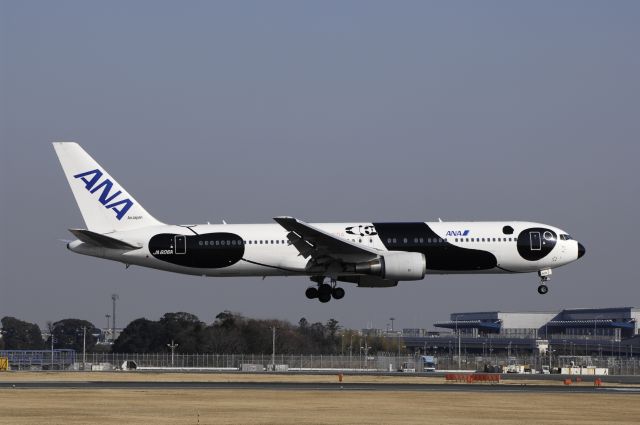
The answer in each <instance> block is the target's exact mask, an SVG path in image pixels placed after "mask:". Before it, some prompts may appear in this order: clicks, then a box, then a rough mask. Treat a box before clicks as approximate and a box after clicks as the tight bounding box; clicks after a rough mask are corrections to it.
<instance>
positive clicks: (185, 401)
mask: <svg viewBox="0 0 640 425" xmlns="http://www.w3.org/2000/svg"><path fill="white" fill-rule="evenodd" d="M0 400H1V401H0V424H13V425H24V424H97V425H101V424H112V423H119V424H133V425H137V424H285V425H286V424H400V423H402V424H426V423H428V424H512V423H517V424H521V425H527V424H532V425H533V424H581V425H590V424H594V425H595V424H597V425H602V424H610V423H615V424H638V418H639V417H640V403H639V402H638V401H640V398H639V397H638V396H637V395H632V394H538V393H524V394H522V393H498V394H496V393H463V392H442V393H440V392H413V391H409V392H387V391H345V392H335V391H273V390H116V389H113V390H111V389H109V390H86V389H70V390H57V389H56V390H35V389H3V390H0Z"/></svg>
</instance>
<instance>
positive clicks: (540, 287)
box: [538, 285, 549, 295]
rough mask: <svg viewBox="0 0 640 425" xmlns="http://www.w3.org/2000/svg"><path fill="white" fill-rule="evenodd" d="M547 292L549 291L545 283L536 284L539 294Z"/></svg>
mask: <svg viewBox="0 0 640 425" xmlns="http://www.w3.org/2000/svg"><path fill="white" fill-rule="evenodd" d="M547 292H549V287H548V286H547V285H540V286H538V294H540V295H544V294H546V293H547Z"/></svg>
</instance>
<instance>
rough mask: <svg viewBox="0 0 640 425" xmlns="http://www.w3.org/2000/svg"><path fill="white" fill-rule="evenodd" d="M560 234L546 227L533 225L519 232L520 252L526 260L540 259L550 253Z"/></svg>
mask: <svg viewBox="0 0 640 425" xmlns="http://www.w3.org/2000/svg"><path fill="white" fill-rule="evenodd" d="M557 241H558V235H557V234H556V232H554V231H553V230H551V229H548V228H545V227H531V228H528V229H525V230H523V231H521V232H520V233H519V234H518V254H520V256H521V257H522V258H524V259H525V260H529V261H538V260H541V259H543V258H544V257H546V256H547V255H549V253H550V252H551V251H553V248H554V247H555V246H556V243H557Z"/></svg>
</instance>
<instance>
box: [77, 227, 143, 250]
mask: <svg viewBox="0 0 640 425" xmlns="http://www.w3.org/2000/svg"><path fill="white" fill-rule="evenodd" d="M69 231H70V232H71V233H73V235H74V236H75V237H76V238H78V239H80V240H81V241H82V242H84V243H88V244H89V245H95V246H100V247H103V248H110V249H127V250H129V249H140V248H141V247H139V246H135V245H131V244H130V243H127V242H124V241H121V240H120V239H116V238H112V237H111V236H106V235H102V234H100V233H96V232H92V231H91V230H86V229H69Z"/></svg>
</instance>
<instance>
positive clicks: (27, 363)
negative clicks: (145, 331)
mask: <svg viewBox="0 0 640 425" xmlns="http://www.w3.org/2000/svg"><path fill="white" fill-rule="evenodd" d="M41 353H42V356H27V355H24V356H19V355H17V354H15V352H14V354H13V357H10V363H11V368H12V369H14V370H20V369H33V368H40V367H44V368H48V363H49V362H50V357H47V355H46V354H45V352H44V351H43V352H41ZM49 353H50V352H49ZM0 356H3V354H2V352H0ZM11 358H13V360H11ZM71 359H73V361H75V365H74V364H72V363H71V362H70V360H71ZM125 361H134V362H135V363H136V365H137V366H138V367H149V368H170V367H175V368H193V369H200V368H202V369H221V370H224V369H229V370H232V369H239V368H240V366H241V365H242V364H255V365H262V366H263V367H266V366H267V365H269V364H271V363H272V358H271V354H212V353H200V354H175V355H174V356H173V357H172V355H171V353H170V352H166V353H87V355H86V363H87V364H88V365H96V364H100V363H108V364H111V365H113V366H114V367H120V366H121V365H122V364H123V363H124V362H125ZM572 361H573V362H574V364H575V365H589V366H596V367H604V368H609V373H610V374H611V375H636V374H640V357H615V356H610V357H609V356H603V357H584V356H583V357H570V356H558V357H552V358H551V359H549V358H548V357H547V356H542V355H541V356H536V355H530V356H517V357H508V356H485V357H483V356H472V355H464V354H463V355H461V356H460V358H458V356H457V355H442V356H437V365H436V369H437V370H442V371H457V370H462V371H491V370H490V367H491V366H504V365H508V364H520V365H529V367H530V368H532V369H536V370H537V371H540V370H541V369H542V366H543V365H547V366H550V367H551V368H557V367H560V366H568V365H570V364H571V362H572ZM275 364H282V365H288V367H289V370H292V371H297V370H302V371H308V370H327V371H330V370H342V371H368V372H390V371H392V372H395V371H398V370H399V369H401V368H402V369H405V370H410V371H413V370H415V372H417V373H421V372H424V367H423V364H422V361H421V358H420V356H413V355H409V356H408V355H401V356H397V355H392V354H385V353H383V354H377V355H369V356H364V355H348V354H346V355H307V354H304V355H288V354H277V355H276V356H275ZM60 365H61V366H60V368H64V369H71V368H73V367H80V368H81V367H82V366H81V365H82V354H79V355H75V356H74V357H72V356H71V355H70V354H67V355H66V357H65V361H63V362H62V361H61V362H60ZM88 365H87V367H89V366H88ZM57 368H58V367H55V369H57Z"/></svg>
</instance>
